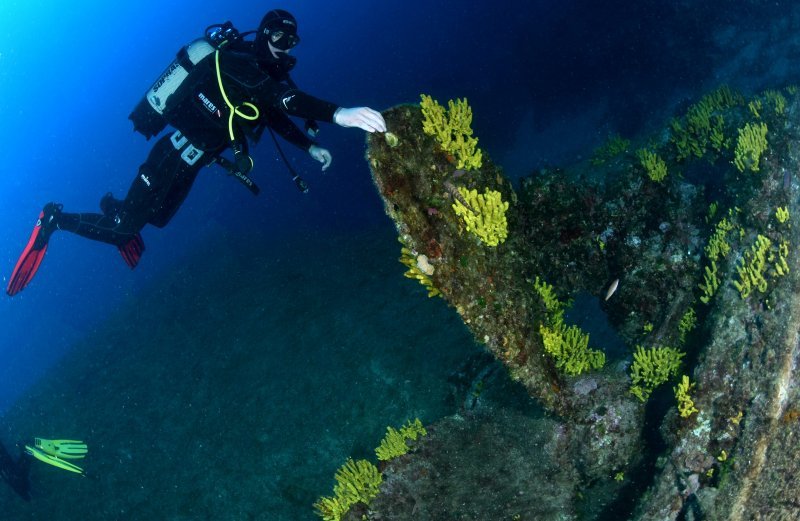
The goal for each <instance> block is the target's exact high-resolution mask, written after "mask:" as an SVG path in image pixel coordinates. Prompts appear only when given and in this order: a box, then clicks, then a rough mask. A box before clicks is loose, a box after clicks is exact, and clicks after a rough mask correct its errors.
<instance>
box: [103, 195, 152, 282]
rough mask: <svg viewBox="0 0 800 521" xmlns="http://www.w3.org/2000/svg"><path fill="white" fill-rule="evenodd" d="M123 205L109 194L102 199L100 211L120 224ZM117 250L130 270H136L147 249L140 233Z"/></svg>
mask: <svg viewBox="0 0 800 521" xmlns="http://www.w3.org/2000/svg"><path fill="white" fill-rule="evenodd" d="M123 203H124V201H120V200H119V199H115V198H114V195H113V194H112V193H111V192H107V193H106V195H104V196H103V197H102V198H101V199H100V211H101V212H103V215H105V216H106V217H109V218H111V219H113V220H114V222H116V223H119V222H120V219H121V217H120V212H121V211H122V204H123ZM117 248H118V249H119V253H120V255H122V260H124V261H125V264H127V265H128V267H129V268H130V269H133V268H135V267H136V266H137V265H138V264H139V260H140V259H141V258H142V253H144V249H145V248H144V241H143V240H142V236H141V234H138V233H137V234H135V235H133V236H132V237H131V238H130V240H128V241H127V242H125V243H123V244H118V245H117Z"/></svg>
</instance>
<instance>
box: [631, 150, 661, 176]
mask: <svg viewBox="0 0 800 521" xmlns="http://www.w3.org/2000/svg"><path fill="white" fill-rule="evenodd" d="M636 156H637V157H638V158H639V162H640V163H641V165H642V166H643V167H644V169H645V172H647V177H649V178H650V179H651V180H652V181H655V182H657V183H660V182H661V181H663V180H664V179H666V177H667V163H665V162H664V160H663V159H661V158H660V157H659V156H658V154H656V153H655V152H651V151H649V150H647V149H644V148H643V149H641V150H639V151H638V152H636Z"/></svg>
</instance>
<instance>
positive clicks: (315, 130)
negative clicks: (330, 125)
mask: <svg viewBox="0 0 800 521" xmlns="http://www.w3.org/2000/svg"><path fill="white" fill-rule="evenodd" d="M305 128H306V134H308V135H309V136H311V137H317V134H319V125H317V122H316V121H314V120H313V119H307V120H306V125H305Z"/></svg>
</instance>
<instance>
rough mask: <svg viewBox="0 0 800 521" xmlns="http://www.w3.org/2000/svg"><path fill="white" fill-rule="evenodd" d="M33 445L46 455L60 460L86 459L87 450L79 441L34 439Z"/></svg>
mask: <svg viewBox="0 0 800 521" xmlns="http://www.w3.org/2000/svg"><path fill="white" fill-rule="evenodd" d="M34 445H36V448H37V449H41V450H42V451H43V452H45V453H46V454H49V455H50V456H54V457H56V458H60V459H81V458H84V457H86V454H87V453H88V452H89V448H88V447H87V446H86V444H85V443H84V442H82V441H79V440H46V439H44V438H34Z"/></svg>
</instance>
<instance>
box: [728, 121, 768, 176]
mask: <svg viewBox="0 0 800 521" xmlns="http://www.w3.org/2000/svg"><path fill="white" fill-rule="evenodd" d="M766 150H767V125H766V123H757V124H755V125H754V124H752V123H748V124H746V125H745V126H744V127H743V128H740V129H739V139H738V140H737V141H736V150H735V151H734V159H733V164H734V165H736V168H738V169H739V171H740V172H744V171H745V170H751V171H753V172H758V163H759V161H760V160H761V155H762V154H763V153H764V152H765V151H766Z"/></svg>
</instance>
